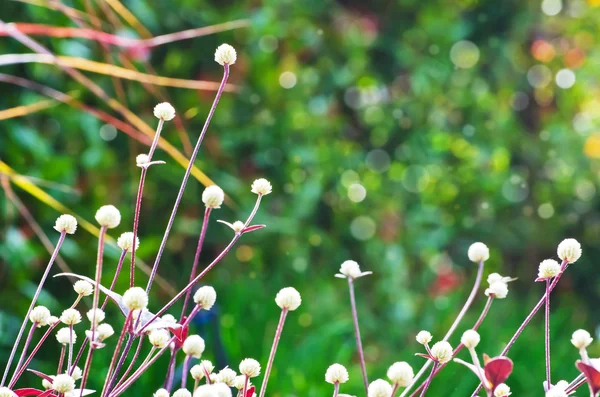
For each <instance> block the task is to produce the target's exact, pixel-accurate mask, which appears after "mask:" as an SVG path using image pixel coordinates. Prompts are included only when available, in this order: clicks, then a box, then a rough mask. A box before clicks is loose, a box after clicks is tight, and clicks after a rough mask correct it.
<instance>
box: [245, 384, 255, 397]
mask: <svg viewBox="0 0 600 397" xmlns="http://www.w3.org/2000/svg"><path fill="white" fill-rule="evenodd" d="M254 390H256V387H254V386H250V387H249V388H248V390H246V397H252V396H253V395H254Z"/></svg>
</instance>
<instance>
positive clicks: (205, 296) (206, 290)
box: [194, 285, 217, 310]
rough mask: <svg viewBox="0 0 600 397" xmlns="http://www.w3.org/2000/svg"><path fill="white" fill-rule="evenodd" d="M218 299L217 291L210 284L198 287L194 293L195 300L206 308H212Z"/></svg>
mask: <svg viewBox="0 0 600 397" xmlns="http://www.w3.org/2000/svg"><path fill="white" fill-rule="evenodd" d="M216 300H217V291H215V289H214V288H213V287H210V286H208V285H206V286H204V287H200V288H198V291H196V293H195V294H194V302H196V304H197V305H198V306H200V307H201V308H202V309H204V310H210V309H211V308H212V307H213V305H214V304H215V301H216Z"/></svg>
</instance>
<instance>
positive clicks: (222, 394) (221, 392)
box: [212, 383, 256, 397]
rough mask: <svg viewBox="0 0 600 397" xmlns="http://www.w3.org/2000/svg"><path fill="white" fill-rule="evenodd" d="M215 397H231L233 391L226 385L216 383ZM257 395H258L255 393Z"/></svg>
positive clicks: (214, 386)
mask: <svg viewBox="0 0 600 397" xmlns="http://www.w3.org/2000/svg"><path fill="white" fill-rule="evenodd" d="M212 388H213V392H214V393H215V397H231V389H230V388H229V387H228V385H227V384H225V383H216V384H214V385H212ZM255 395H256V393H255Z"/></svg>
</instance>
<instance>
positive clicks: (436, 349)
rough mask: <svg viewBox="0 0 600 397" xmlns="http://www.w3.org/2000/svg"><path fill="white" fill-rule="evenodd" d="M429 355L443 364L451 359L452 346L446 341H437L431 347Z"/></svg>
mask: <svg viewBox="0 0 600 397" xmlns="http://www.w3.org/2000/svg"><path fill="white" fill-rule="evenodd" d="M431 355H432V356H433V358H434V359H435V360H436V361H437V362H439V363H440V364H445V363H447V362H448V361H450V360H451V359H452V346H451V345H450V343H448V342H446V341H440V342H437V343H435V344H434V345H433V346H432V347H431Z"/></svg>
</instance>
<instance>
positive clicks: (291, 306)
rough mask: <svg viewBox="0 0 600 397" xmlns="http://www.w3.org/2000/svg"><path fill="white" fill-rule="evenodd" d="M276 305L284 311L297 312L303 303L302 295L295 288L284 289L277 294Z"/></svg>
mask: <svg viewBox="0 0 600 397" xmlns="http://www.w3.org/2000/svg"><path fill="white" fill-rule="evenodd" d="M275 303H277V306H279V307H280V308H282V309H286V310H290V311H292V310H296V309H297V308H298V307H299V306H300V304H301V303H302V298H301V297H300V293H299V292H298V291H296V289H295V288H293V287H287V288H283V289H282V290H281V291H279V292H278V293H277V296H276V297H275Z"/></svg>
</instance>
